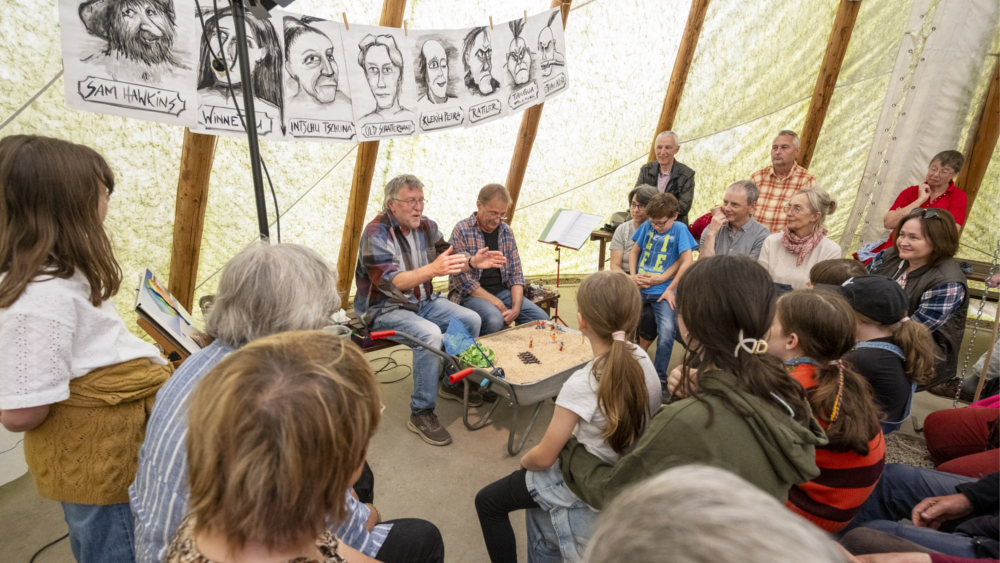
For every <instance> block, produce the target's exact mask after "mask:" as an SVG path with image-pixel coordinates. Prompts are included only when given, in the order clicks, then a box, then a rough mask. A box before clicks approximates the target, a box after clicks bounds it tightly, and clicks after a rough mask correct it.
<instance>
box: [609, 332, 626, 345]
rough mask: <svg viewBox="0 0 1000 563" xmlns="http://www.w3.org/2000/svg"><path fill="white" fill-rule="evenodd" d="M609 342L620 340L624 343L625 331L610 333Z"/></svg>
mask: <svg viewBox="0 0 1000 563" xmlns="http://www.w3.org/2000/svg"><path fill="white" fill-rule="evenodd" d="M611 340H621V341H622V342H624V341H625V331H624V330H619V331H616V332H612V333H611Z"/></svg>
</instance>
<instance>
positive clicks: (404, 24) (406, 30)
mask: <svg viewBox="0 0 1000 563" xmlns="http://www.w3.org/2000/svg"><path fill="white" fill-rule="evenodd" d="M403 35H406V36H409V35H410V28H409V26H407V24H406V20H403Z"/></svg>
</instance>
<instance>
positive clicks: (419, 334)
mask: <svg viewBox="0 0 1000 563" xmlns="http://www.w3.org/2000/svg"><path fill="white" fill-rule="evenodd" d="M452 316H454V317H455V318H456V319H458V320H459V321H461V322H462V324H463V325H465V329H466V330H468V331H469V334H471V335H472V337H473V338H477V337H478V336H479V328H480V326H481V321H480V320H479V315H477V314H476V313H474V312H472V311H470V310H468V309H466V308H465V307H462V306H461V305H456V304H455V303H452V302H451V301H448V300H447V299H444V298H442V297H439V298H437V299H434V300H431V301H426V300H424V301H421V302H420V309H419V310H418V311H417V312H416V313H414V312H413V311H407V310H406V309H395V310H393V311H389V312H388V313H382V314H380V315H379V316H377V317H375V320H374V321H373V322H372V326H371V329H372V330H398V331H400V332H405V333H406V334H409V335H410V336H413V337H414V338H416V339H417V340H419V341H421V342H423V343H424V344H426V345H427V346H430V347H433V348H434V349H435V350H440V349H441V342H442V340H441V333H442V332H444V331H446V330H448V322H449V321H450V320H451V317H452ZM389 340H394V341H396V342H399V340H398V339H395V338H390V339H389ZM404 344H406V343H405V342H404ZM440 371H441V358H440V357H439V356H438V355H437V354H434V353H433V352H428V351H427V350H426V349H424V348H414V349H413V396H412V397H411V398H410V410H411V411H412V412H414V413H416V412H417V411H422V410H427V409H431V410H433V409H434V406H435V405H436V404H437V400H436V398H437V383H438V373H439V372H440Z"/></svg>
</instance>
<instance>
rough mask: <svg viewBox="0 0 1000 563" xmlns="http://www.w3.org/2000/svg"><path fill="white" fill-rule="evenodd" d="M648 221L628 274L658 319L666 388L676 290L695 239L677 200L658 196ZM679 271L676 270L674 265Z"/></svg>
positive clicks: (659, 369) (638, 234)
mask: <svg viewBox="0 0 1000 563" xmlns="http://www.w3.org/2000/svg"><path fill="white" fill-rule="evenodd" d="M646 216H647V217H648V219H647V220H646V222H645V223H643V224H642V225H640V226H639V228H638V229H636V231H635V232H634V233H632V240H633V241H634V242H635V243H636V244H635V245H634V246H633V247H632V250H630V251H629V259H628V264H629V274H630V275H631V276H632V279H634V280H635V281H636V283H637V284H638V285H639V290H640V292H641V293H642V301H643V303H648V304H649V305H650V306H651V307H652V308H653V314H654V315H655V316H656V333H657V337H658V338H659V344H657V346H656V360H654V362H653V365H655V366H656V373H657V375H659V376H660V380H661V381H662V382H663V383H664V390H665V389H666V381H667V368H668V367H670V354H671V353H672V352H673V349H674V324H675V322H676V321H675V320H674V319H675V316H676V315H675V313H674V307H675V306H676V299H677V298H676V295H675V293H676V289H677V284H678V282H680V279H681V276H682V275H683V274H684V271H685V270H687V269H688V267H689V266H690V265H691V262H692V258H691V254H692V252H691V249H693V248H694V247H695V244H696V243H695V241H694V238H693V237H692V236H691V233H689V232H688V230H687V227H685V226H684V225H682V224H680V223H678V222H677V221H676V219H677V199H676V198H675V197H674V196H672V195H670V194H657V195H656V196H654V197H653V199H651V200H650V201H649V205H647V206H646ZM675 263H676V264H677V268H676V269H675V268H673V267H672V266H674V264H675Z"/></svg>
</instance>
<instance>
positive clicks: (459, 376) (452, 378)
mask: <svg viewBox="0 0 1000 563" xmlns="http://www.w3.org/2000/svg"><path fill="white" fill-rule="evenodd" d="M472 372H473V369H472V368H465V369H463V370H462V371H457V372H455V373H453V374H451V375H449V376H448V382H449V383H451V384H452V385H454V384H456V383H458V382H459V381H462V380H463V379H465V378H466V377H469V376H470V375H472Z"/></svg>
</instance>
